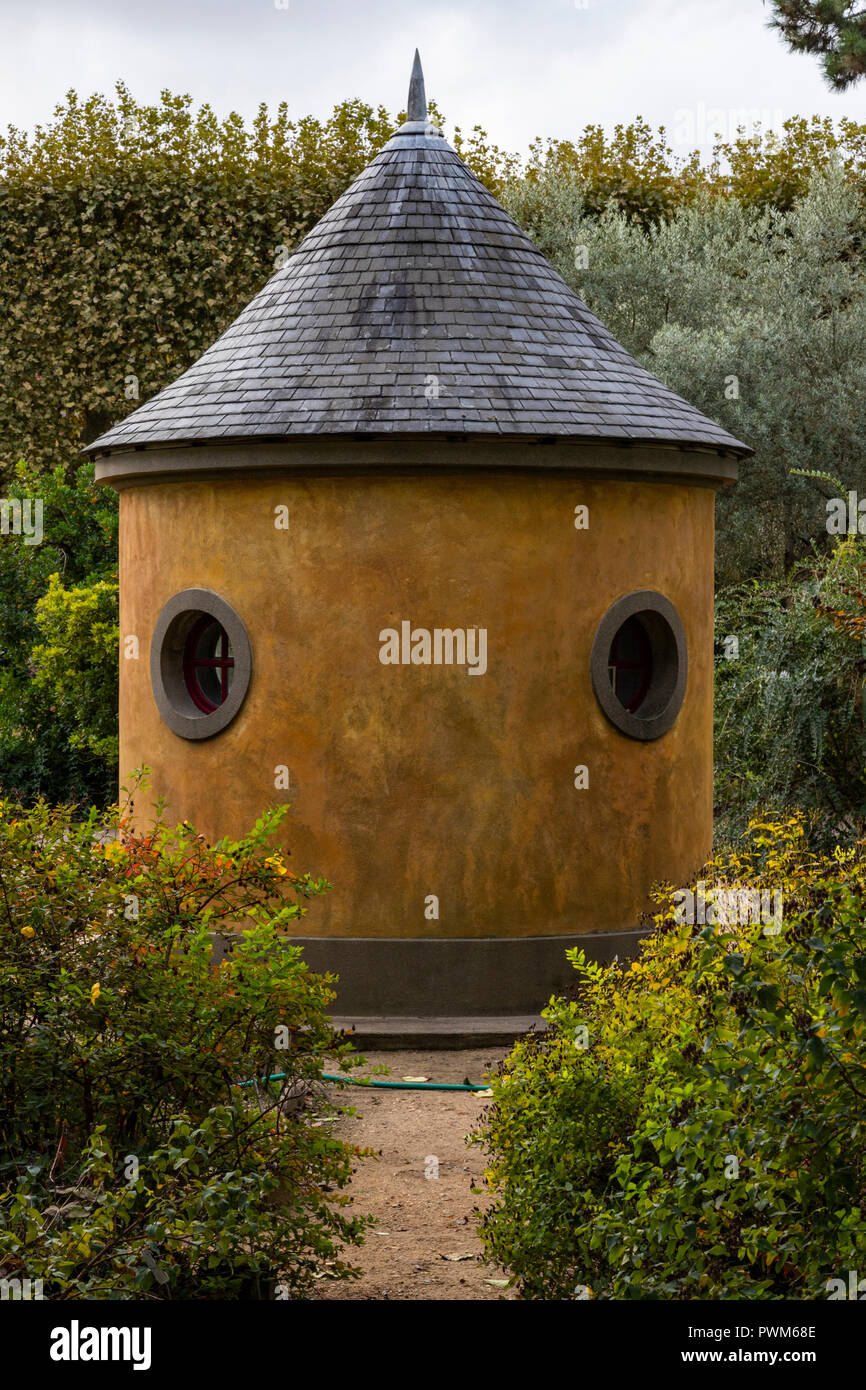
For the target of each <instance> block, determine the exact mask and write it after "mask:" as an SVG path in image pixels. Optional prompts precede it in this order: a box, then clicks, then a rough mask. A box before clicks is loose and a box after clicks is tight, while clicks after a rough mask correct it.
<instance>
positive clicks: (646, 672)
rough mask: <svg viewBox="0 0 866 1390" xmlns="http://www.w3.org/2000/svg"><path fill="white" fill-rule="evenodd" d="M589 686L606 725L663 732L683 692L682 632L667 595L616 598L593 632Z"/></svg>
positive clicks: (638, 733) (645, 734) (646, 592)
mask: <svg viewBox="0 0 866 1390" xmlns="http://www.w3.org/2000/svg"><path fill="white" fill-rule="evenodd" d="M590 672H591V675H592V688H593V690H594V691H595V697H596V699H597V700H598V703H599V704H600V705H601V707H602V709H603V710H604V713H605V714H606V716H607V718H608V719H609V720H610V722H611V724H613V725H615V726H616V728H617V729H619V731H620V733H622V734H626V735H627V736H628V737H629V738H636V739H653V738H659V737H660V736H661V735H662V734H665V733H667V731H668V729H669V728H670V727H671V725H672V724H673V722H674V720H675V719H676V717H677V715H678V714H679V712H680V708H681V706H682V703H683V698H684V696H685V693H686V676H687V674H688V661H687V655H686V634H685V630H684V628H683V625H682V622H681V620H680V616H679V614H678V613H677V611H676V609H675V608H674V606H673V604H672V603H671V602H670V600H669V599H666V598H665V597H664V595H663V594H658V593H656V592H655V590H654V589H641V590H639V591H638V592H637V593H633V594H627V595H626V597H625V598H621V599H617V601H616V603H614V604H612V605H611V607H610V608H609V609H608V610H607V612H606V613H605V615H604V617H603V618H602V620H601V622H600V623H599V625H598V629H597V631H596V634H595V640H594V641H593V644H592V655H591V657H590Z"/></svg>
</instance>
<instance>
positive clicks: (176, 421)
mask: <svg viewBox="0 0 866 1390" xmlns="http://www.w3.org/2000/svg"><path fill="white" fill-rule="evenodd" d="M443 435H447V436H449V437H452V438H453V437H454V436H458V437H462V438H473V437H474V438H485V437H486V438H488V439H489V438H491V437H493V438H499V439H503V438H516V439H520V440H524V441H527V442H528V441H529V440H532V439H539V438H541V439H548V440H561V441H581V440H583V441H592V440H594V441H598V442H602V441H610V442H617V441H623V442H625V441H628V442H631V443H655V444H659V443H667V442H670V443H672V444H677V445H685V446H687V445H695V446H702V447H710V448H715V449H719V450H722V451H725V452H730V453H733V454H738V455H742V454H745V453H748V452H749V450H748V448H747V446H745V445H743V444H741V443H740V442H739V441H738V440H736V439H734V437H733V436H732V435H730V434H728V433H727V431H725V430H723V429H722V428H721V427H720V426H719V425H716V424H714V423H713V422H712V421H711V420H708V419H707V418H706V417H705V416H704V415H702V414H701V413H700V412H699V411H698V410H696V409H694V407H692V406H690V405H689V404H688V403H687V402H686V401H684V400H682V399H681V398H680V397H679V396H677V395H675V394H674V393H673V392H672V391H669V390H668V389H667V388H666V387H665V386H663V385H662V384H661V382H660V381H658V380H657V379H656V378H655V377H654V376H652V375H651V374H650V373H649V372H647V371H646V370H645V369H644V368H643V367H641V366H640V365H639V364H638V363H637V362H636V361H635V360H634V358H632V357H631V356H630V355H629V354H628V353H627V352H626V351H625V349H624V348H622V347H620V345H619V344H618V343H617V342H616V340H615V339H614V338H613V337H612V336H611V334H610V333H609V332H608V331H607V329H606V328H604V327H603V325H602V324H601V323H600V322H599V320H598V319H597V318H595V316H594V315H593V314H591V313H590V312H589V310H588V309H587V307H586V305H585V304H584V303H583V302H582V300H580V299H579V298H578V296H577V295H576V294H575V293H574V292H573V290H571V289H569V287H568V285H567V284H566V283H565V281H564V280H563V279H562V278H561V277H560V276H559V275H558V274H557V273H556V271H555V270H554V269H553V267H552V266H551V265H550V264H549V263H548V262H547V261H546V260H545V258H544V256H542V254H541V252H540V251H538V250H537V249H536V248H535V246H533V244H532V242H531V241H530V240H529V239H528V237H527V236H526V235H525V234H524V233H523V232H522V231H521V230H520V228H519V227H518V226H517V225H516V223H515V222H513V221H512V219H511V218H510V217H509V216H508V214H507V213H506V212H505V210H504V208H502V207H501V206H500V205H499V203H498V202H497V201H496V199H495V198H494V197H493V195H492V194H491V193H489V192H488V191H487V189H486V188H485V187H484V186H483V184H481V183H480V182H479V181H478V179H477V178H476V177H475V176H474V174H472V173H471V172H470V171H469V169H468V168H467V167H466V165H465V164H464V163H463V161H462V160H461V159H460V158H459V156H458V155H457V154H456V153H455V152H454V150H453V149H452V148H451V147H450V145H448V143H447V142H446V141H445V140H444V139H443V137H442V135H441V134H440V132H439V131H438V130H436V129H435V127H433V126H431V125H430V124H428V122H427V120H426V102H425V100H424V91H423V77H422V76H421V68H420V62H419V61H418V58H417V54H416V64H415V68H413V74H412V85H411V87H410V104H409V120H408V121H407V122H406V124H405V125H403V126H402V127H401V129H400V130H399V131H398V132H397V133H396V134H395V135H394V136H393V137H392V139H391V140H390V141H389V142H388V144H387V145H386V146H385V148H384V149H383V150H382V151H381V153H380V154H379V155H378V156H377V157H376V158H375V159H374V160H373V161H372V163H370V164H369V165H368V166H367V168H366V169H365V170H364V171H363V172H362V173H361V174H360V175H359V176H358V178H356V179H355V181H354V183H353V184H352V185H351V187H350V188H348V189H347V190H346V192H345V193H343V195H342V196H341V197H340V198H339V199H338V200H337V202H336V203H334V205H333V207H332V208H331V209H330V210H329V211H328V212H327V213H326V214H325V216H324V217H323V218H322V219H321V221H320V222H318V223H317V224H316V226H315V227H314V228H313V229H312V231H310V232H309V233H308V235H307V236H306V237H305V238H304V240H303V241H302V242H301V244H300V245H299V246H298V248H297V249H296V250H295V251H294V253H293V254H292V255H291V256H290V257H289V258H288V260H287V262H286V264H285V265H284V266H283V267H282V268H281V269H280V270H278V271H277V272H276V274H275V275H273V276H272V277H271V279H270V280H269V281H268V283H267V284H266V285H265V287H264V288H263V289H262V290H261V291H260V292H259V293H258V294H257V295H256V296H255V298H254V299H253V300H252V302H251V303H250V304H249V305H248V306H247V308H246V309H244V311H243V313H242V314H241V315H240V316H239V317H238V318H237V319H236V320H235V322H234V323H233V324H232V325H231V327H230V328H228V329H227V330H226V331H225V333H223V335H222V336H221V337H220V338H218V339H217V341H216V342H215V343H214V344H213V346H212V347H210V348H208V350H207V351H206V352H205V353H204V355H203V356H202V357H200V358H199V360H198V361H197V362H196V363H194V365H193V366H192V367H190V368H189V370H188V371H186V372H184V374H183V376H181V377H179V379H178V380H177V381H175V382H174V383H173V384H172V385H171V386H168V387H166V388H165V389H164V390H163V391H160V392H159V394H158V395H156V396H154V397H153V398H152V399H151V400H149V401H147V402H146V403H145V404H144V405H142V406H140V407H139V409H138V410H135V411H133V413H132V414H131V415H129V416H127V417H126V419H125V420H123V421H121V422H120V423H119V424H117V425H115V426H114V427H113V428H112V429H110V430H108V431H107V433H105V434H103V435H102V436H101V437H100V438H99V439H97V440H95V441H94V443H93V444H91V445H90V446H89V447H88V450H87V452H88V453H91V454H96V453H104V452H105V451H108V450H111V451H115V450H118V451H119V450H127V449H130V448H134V447H136V446H142V445H145V446H156V445H167V444H174V445H179V444H189V443H203V442H205V441H213V442H215V443H218V442H223V443H237V442H238V441H241V440H251V441H262V442H263V441H265V440H292V439H301V438H307V439H309V438H310V437H311V436H312V437H315V438H319V439H322V438H335V437H339V438H347V437H348V438H371V437H372V438H380V439H381V438H411V437H415V438H418V437H419V436H421V437H427V438H430V437H433V436H440V437H441V436H443Z"/></svg>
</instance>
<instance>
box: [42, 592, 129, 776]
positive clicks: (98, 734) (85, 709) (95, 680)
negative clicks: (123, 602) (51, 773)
mask: <svg viewBox="0 0 866 1390" xmlns="http://www.w3.org/2000/svg"><path fill="white" fill-rule="evenodd" d="M36 622H37V624H38V627H39V631H40V633H41V635H42V639H43V640H42V641H41V642H40V643H39V644H38V645H37V646H36V647H34V649H33V654H32V660H33V664H34V667H35V676H34V687H35V689H36V690H37V691H39V692H41V693H44V694H46V695H47V696H48V698H49V699H51V700H53V704H52V705H51V709H52V711H53V712H54V713H55V714H56V716H57V718H58V719H59V720H60V721H61V722H62V724H63V725H64V727H65V728H68V729H69V731H70V732H69V742H70V744H71V746H72V747H73V748H84V749H87V750H89V752H91V753H92V754H93V756H94V758H99V759H104V760H105V761H106V762H107V763H109V764H110V765H112V766H113V765H115V764H116V763H117V758H118V739H117V661H118V642H119V631H118V626H117V584H116V583H111V582H109V581H108V580H105V579H99V580H96V581H95V582H94V583H93V584H89V585H87V584H80V585H77V586H76V587H75V588H72V589H66V588H64V587H63V585H62V584H61V582H60V576H59V575H57V574H52V576H51V578H50V580H49V583H48V591H47V593H45V594H43V596H42V598H41V599H40V600H39V602H38V603H37V605H36Z"/></svg>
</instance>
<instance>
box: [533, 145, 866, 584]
mask: <svg viewBox="0 0 866 1390" xmlns="http://www.w3.org/2000/svg"><path fill="white" fill-rule="evenodd" d="M514 199H515V203H514V205H513V206H514V207H515V210H516V211H517V212H518V214H519V215H523V216H524V217H525V218H526V220H528V221H530V222H531V224H532V228H533V232H534V234H535V235H536V236H537V238H538V241H539V244H540V246H541V249H542V250H543V251H544V252H545V254H546V255H548V256H549V258H550V259H551V260H552V261H553V263H554V265H555V266H556V268H557V269H558V270H559V271H560V273H561V274H562V275H563V276H564V277H565V278H566V279H567V280H568V281H569V282H570V283H571V284H572V285H573V286H574V288H575V289H576V290H577V292H578V293H579V294H580V295H581V297H582V298H583V299H584V300H585V301H586V302H587V304H588V305H589V307H590V308H591V309H593V310H594V312H595V313H597V314H598V315H599V317H600V318H601V319H602V321H603V322H604V323H605V324H606V325H607V327H608V328H610V330H611V332H612V333H613V334H614V335H615V337H616V338H617V339H618V340H619V341H620V342H621V343H622V344H623V345H624V346H625V347H627V348H628V349H629V350H630V351H631V352H632V353H633V354H634V355H635V356H636V357H637V358H638V359H639V360H640V361H641V362H643V363H644V364H645V365H646V366H647V367H648V368H649V369H650V371H652V372H654V373H655V374H656V375H657V376H659V377H660V378H661V379H662V380H663V381H664V382H665V383H666V384H667V385H668V386H670V387H672V388H673V389H674V390H675V391H677V392H678V393H679V394H680V395H682V396H684V397H685V398H686V399H687V400H689V401H691V402H692V403H693V404H694V405H696V406H698V407H699V408H700V409H701V410H702V411H703V412H704V413H705V414H706V415H708V416H709V417H710V418H711V419H713V420H717V421H718V422H719V423H720V424H722V425H724V426H725V427H726V428H727V429H728V430H730V432H731V433H732V434H734V435H735V436H736V437H737V438H739V439H742V440H744V441H745V442H746V443H747V444H750V445H751V446H752V447H753V448H754V450H755V457H754V458H753V459H749V460H746V461H745V462H744V463H743V464H742V465H741V471H740V481H739V483H738V484H737V485H736V487H734V488H730V489H728V488H726V489H723V491H722V492H721V494H720V496H719V501H718V508H717V516H718V545H717V573H718V576H719V580H720V582H721V583H723V584H730V583H733V582H736V581H741V580H743V579H746V578H748V577H750V576H759V575H763V576H765V577H774V578H781V577H782V576H783V575H784V574H785V573H786V571H787V570H788V569H789V568H790V566H791V565H792V564H793V563H794V562H795V561H796V560H798V559H800V558H802V557H804V556H805V555H807V554H809V553H810V550H811V546H812V544H813V543H817V544H822V545H826V544H827V533H826V528H825V522H826V515H825V510H824V495H823V491H822V489H821V487H819V486H818V484H817V483H816V482H815V480H814V479H812V478H806V477H803V476H800V475H799V474H798V473H796V472H795V471H794V470H797V469H802V470H806V471H809V470H812V471H819V470H823V471H825V472H831V473H834V474H836V475H837V476H838V477H839V478H841V480H842V482H843V484H844V485H845V486H846V487H848V488H855V489H858V490H859V491H860V493H861V494H863V495H866V359H864V354H863V343H864V341H866V217H864V204H863V200H862V196H861V192H860V190H859V185H858V183H857V182H856V181H855V180H853V179H852V178H851V177H850V176H849V175H848V174H846V173H845V171H844V170H843V169H841V168H839V167H837V166H831V167H830V168H828V169H827V170H825V171H822V172H819V173H817V174H815V175H814V176H813V179H812V183H811V185H810V188H809V191H808V192H807V193H806V194H805V195H804V196H803V197H802V198H800V199H799V200H798V201H797V202H796V203H795V204H794V206H793V207H792V208H791V209H790V210H788V211H781V210H778V209H771V208H758V207H754V206H748V205H745V204H744V203H742V202H741V201H740V200H739V199H737V198H716V197H713V196H712V195H711V194H710V193H709V192H706V191H704V192H703V193H701V194H700V195H699V196H698V197H696V198H695V200H694V201H693V202H691V203H689V204H687V205H686V206H684V207H682V208H680V209H678V210H677V211H676V212H675V213H674V214H673V215H672V216H671V217H670V218H668V219H667V220H666V221H663V222H661V223H660V224H659V225H658V226H656V227H650V228H647V229H645V228H643V227H642V226H641V225H640V224H639V222H638V221H636V220H635V219H634V218H631V217H629V215H628V214H627V213H626V212H624V211H621V210H620V211H616V210H608V211H607V212H606V213H604V214H603V215H602V216H601V217H598V218H582V216H581V213H582V206H583V205H582V200H581V190H580V187H579V185H578V184H577V183H576V182H575V180H574V179H572V178H571V177H569V176H560V175H558V174H557V175H551V176H550V178H549V179H548V180H547V183H546V185H545V186H544V193H543V196H542V197H540V198H538V199H537V200H536V199H534V198H532V197H530V199H529V201H528V204H527V201H526V193H525V191H524V190H518V191H517V192H516V193H515V194H514Z"/></svg>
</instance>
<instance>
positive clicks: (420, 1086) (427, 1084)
mask: <svg viewBox="0 0 866 1390" xmlns="http://www.w3.org/2000/svg"><path fill="white" fill-rule="evenodd" d="M288 1079H289V1077H288V1073H287V1072H284V1071H278V1072H276V1073H275V1074H274V1075H273V1076H268V1077H265V1080H266V1081H286V1080H288ZM321 1079H322V1081H343V1082H345V1083H346V1085H347V1086H376V1087H378V1088H379V1089H380V1090H388V1091H487V1090H489V1089H490V1088H489V1087H488V1086H473V1085H456V1084H454V1083H453V1082H450V1081H369V1080H368V1079H367V1078H366V1077H363V1076H362V1077H353V1076H334V1075H333V1073H331V1072H326V1071H323V1072H322V1073H321ZM238 1085H239V1086H253V1085H255V1081H239V1082H238Z"/></svg>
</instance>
